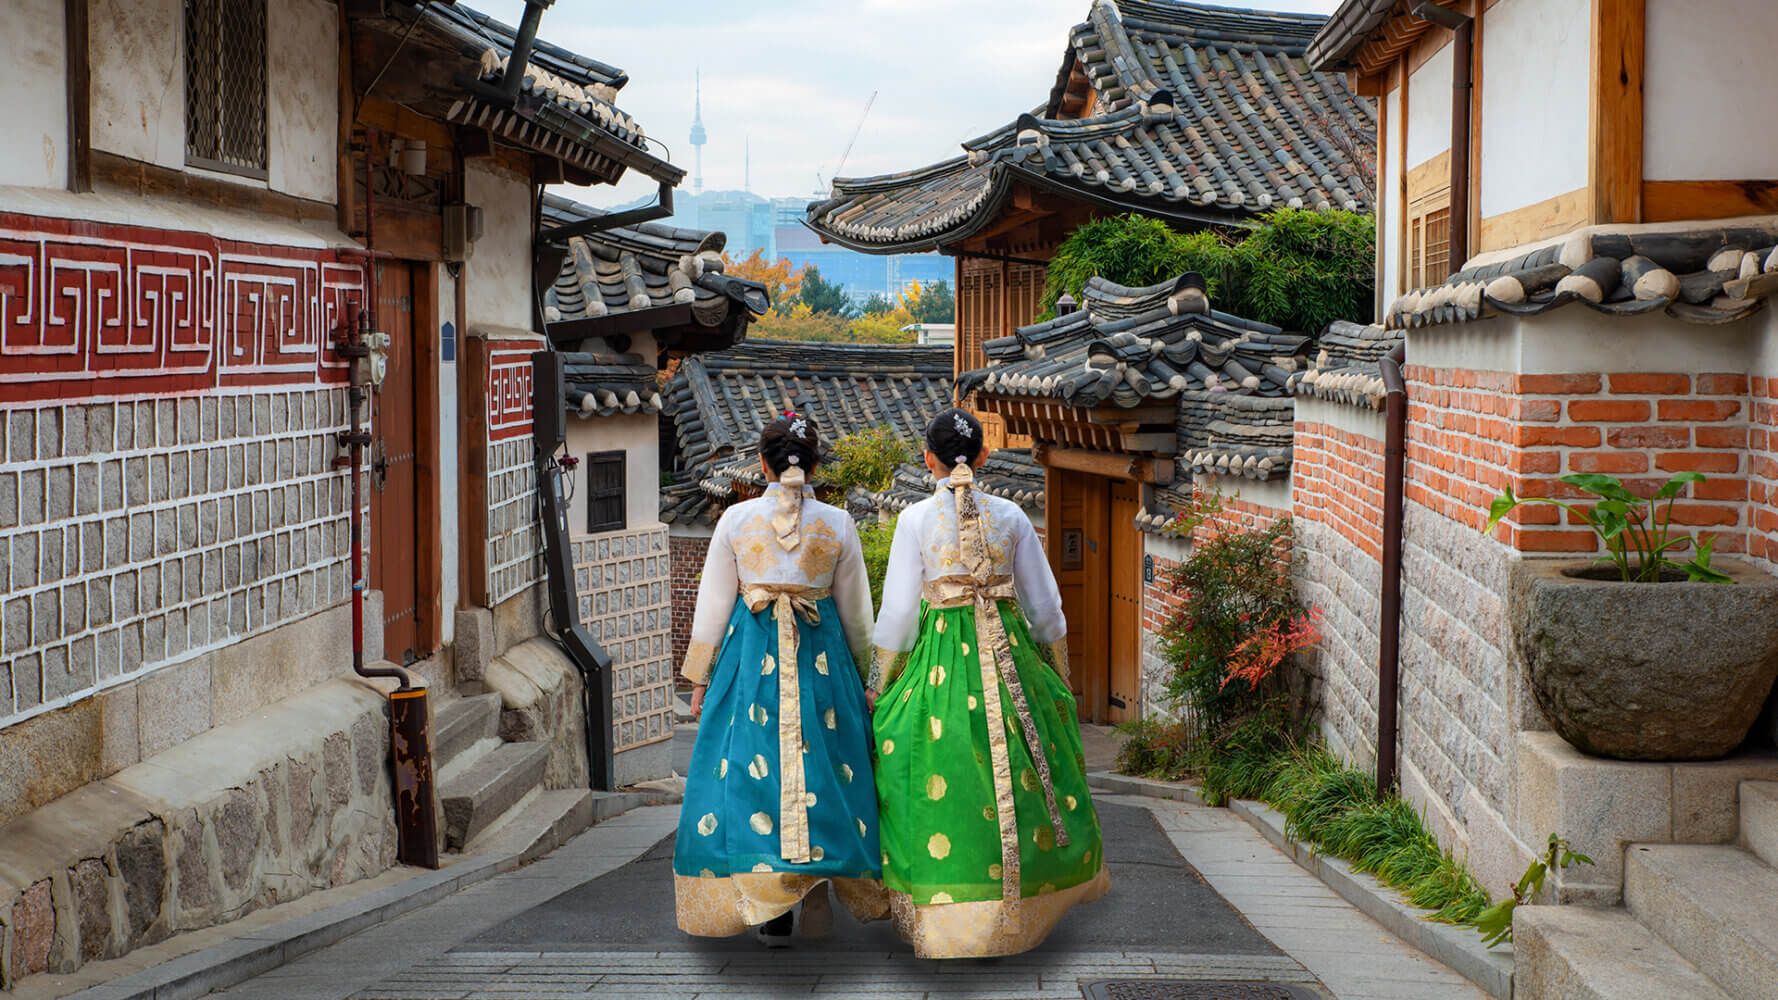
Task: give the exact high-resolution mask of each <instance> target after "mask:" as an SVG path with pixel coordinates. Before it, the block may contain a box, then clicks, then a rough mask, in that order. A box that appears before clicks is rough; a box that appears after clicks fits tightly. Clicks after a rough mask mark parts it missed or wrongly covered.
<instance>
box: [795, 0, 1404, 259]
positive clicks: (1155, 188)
mask: <svg viewBox="0 0 1778 1000" xmlns="http://www.w3.org/2000/svg"><path fill="white" fill-rule="evenodd" d="M1324 20H1325V19H1324V18H1321V17H1318V16H1314V15H1305V14H1277V13H1270V12H1266V11H1253V10H1236V9H1232V8H1224V7H1210V6H1203V5H1199V4H1191V3H1178V2H1142V0H1093V5H1092V8H1091V10H1090V11H1089V12H1088V15H1087V21H1086V22H1084V23H1082V24H1080V25H1077V26H1076V27H1075V28H1074V30H1073V31H1072V32H1071V33H1070V36H1069V44H1068V50H1067V53H1066V55H1065V57H1064V61H1063V65H1062V68H1061V71H1060V72H1059V73H1058V75H1057V83H1056V87H1055V89H1054V91H1053V92H1052V93H1051V95H1050V99H1049V102H1048V104H1047V105H1045V106H1044V107H1043V108H1041V109H1039V113H1038V114H1026V115H1021V116H1020V117H1019V118H1018V119H1017V120H1016V121H1014V122H1013V123H1011V124H1009V125H1007V126H1005V127H1003V128H1000V129H997V130H995V131H993V132H990V133H989V134H987V135H984V136H981V137H980V138H977V139H973V140H970V141H968V142H965V143H964V144H963V148H964V150H965V155H963V156H961V157H958V158H955V159H950V160H946V161H944V162H942V163H937V164H933V165H931V166H928V167H922V168H920V169H917V170H910V171H907V172H904V173H898V174H886V175H882V176H877V177H865V178H842V179H837V180H835V181H834V184H833V191H832V196H831V197H829V198H828V199H826V200H824V201H820V202H816V203H815V204H812V205H810V206H809V210H808V218H807V220H806V221H807V224H808V225H809V226H810V227H811V228H813V229H814V230H815V231H817V232H818V233H820V234H821V235H822V236H823V237H825V238H827V239H830V240H832V241H834V242H837V243H841V244H844V245H846V246H850V247H854V248H856V249H860V250H865V251H871V252H881V253H904V252H909V251H917V250H927V249H933V248H937V247H941V246H944V245H946V244H948V243H953V242H956V241H958V240H961V239H964V238H967V237H968V236H970V235H972V234H974V233H975V232H977V231H980V230H981V229H982V228H984V227H985V226H987V225H988V224H989V223H991V222H992V221H993V220H994V219H995V217H996V215H997V213H998V210H999V208H1000V207H1001V205H1002V204H1003V203H1004V201H1005V199H1006V198H1007V197H1008V195H1009V194H1010V193H1011V189H1012V185H1013V184H1014V183H1015V182H1016V181H1021V180H1023V181H1026V182H1030V183H1033V184H1037V185H1039V186H1043V187H1047V188H1050V189H1053V190H1058V191H1061V192H1064V193H1066V194H1069V195H1072V196H1074V197H1077V198H1080V199H1082V200H1086V201H1089V202H1093V203H1095V204H1098V205H1100V206H1102V207H1107V208H1110V209H1113V210H1129V211H1138V212H1143V213H1146V214H1151V215H1157V216H1162V217H1172V218H1177V219H1180V220H1186V221H1194V222H1200V223H1230V222H1239V221H1241V220H1243V219H1246V218H1249V217H1251V216H1252V215H1254V214H1256V213H1260V212H1264V211H1267V210H1269V209H1271V208H1275V207H1284V206H1292V207H1299V208H1304V207H1306V208H1315V209H1327V208H1344V209H1350V210H1354V211H1368V210H1369V208H1370V205H1371V193H1370V190H1369V187H1368V182H1367V180H1366V179H1365V177H1366V171H1365V170H1364V169H1363V168H1362V165H1361V164H1360V163H1357V162H1355V161H1354V156H1355V155H1356V156H1358V157H1372V156H1373V155H1374V148H1375V141H1376V140H1375V133H1376V121H1377V119H1376V110H1375V108H1374V107H1373V105H1372V104H1371V102H1369V101H1368V100H1365V99H1363V98H1360V97H1358V96H1357V95H1355V94H1354V93H1352V91H1351V90H1350V89H1349V88H1348V86H1347V84H1346V80H1345V77H1343V76H1341V75H1337V74H1323V73H1316V72H1313V71H1312V70H1310V69H1309V67H1308V64H1307V63H1306V62H1305V61H1304V60H1303V50H1304V47H1305V46H1306V45H1307V44H1308V42H1309V40H1310V39H1311V38H1312V37H1313V36H1314V34H1315V32H1316V30H1317V29H1319V27H1320V26H1321V24H1322V22H1323V21H1324ZM1081 79H1084V80H1085V81H1086V85H1087V87H1088V88H1089V90H1090V98H1088V99H1086V100H1085V101H1084V105H1083V107H1079V108H1077V107H1076V105H1077V104H1083V102H1082V101H1080V100H1079V99H1078V98H1076V97H1074V96H1071V93H1070V86H1071V84H1072V83H1074V82H1076V81H1079V80H1081ZM1083 109H1085V110H1090V112H1091V113H1090V114H1088V115H1087V116H1086V117H1078V112H1079V111H1081V110H1083Z"/></svg>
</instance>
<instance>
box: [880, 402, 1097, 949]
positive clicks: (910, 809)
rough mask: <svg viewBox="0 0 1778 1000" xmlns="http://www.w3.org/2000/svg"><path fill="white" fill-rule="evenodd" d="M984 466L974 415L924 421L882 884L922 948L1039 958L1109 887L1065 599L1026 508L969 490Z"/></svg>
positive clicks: (885, 754) (888, 654)
mask: <svg viewBox="0 0 1778 1000" xmlns="http://www.w3.org/2000/svg"><path fill="white" fill-rule="evenodd" d="M986 458H987V449H986V448H985V447H984V446H983V439H982V428H981V424H980V423H979V422H977V421H976V419H975V418H974V417H973V416H971V415H970V414H968V413H967V412H965V411H962V410H951V411H949V412H946V413H943V414H940V415H939V417H938V418H937V419H935V420H934V421H933V422H932V424H931V425H930V426H929V427H928V428H927V432H926V463H927V465H928V466H929V467H930V468H931V469H932V471H933V474H934V475H935V476H938V477H941V478H940V479H939V481H938V489H937V491H936V492H935V494H934V495H933V496H932V497H930V498H928V499H926V500H923V501H921V502H919V503H917V504H914V505H913V506H911V507H909V508H908V509H907V510H905V511H903V512H902V514H901V518H900V520H899V522H898V523H897V525H896V530H895V539H894V542H893V543H892V545H891V547H890V553H889V567H888V573H887V576H886V577H885V579H884V583H883V606H882V609H881V612H880V613H879V615H878V618H877V625H876V629H875V632H874V634H873V642H874V644H875V646H876V651H875V655H874V656H873V666H872V669H871V679H870V691H871V692H872V695H873V697H875V698H876V713H875V716H874V719H873V730H874V735H875V740H876V753H877V765H876V776H877V793H878V803H879V810H880V813H881V820H882V848H883V884H884V886H885V887H886V888H887V889H888V890H889V892H890V901H891V911H892V915H893V918H894V921H895V926H896V929H897V930H898V931H899V932H900V933H901V935H902V936H903V937H904V938H906V939H907V940H908V941H909V943H911V944H912V945H913V946H914V949H915V951H916V952H917V953H918V954H919V955H920V956H921V957H923V958H976V957H987V956H994V955H1011V954H1017V953H1019V952H1023V951H1028V950H1030V949H1032V948H1034V947H1036V946H1037V945H1039V944H1041V943H1042V942H1043V939H1044V938H1045V937H1047V936H1048V934H1049V932H1050V931H1051V930H1053V929H1054V928H1055V926H1056V924H1057V923H1058V922H1059V921H1060V920H1061V917H1062V915H1063V914H1064V913H1066V912H1067V911H1068V910H1069V908H1071V907H1072V906H1074V905H1075V904H1077V903H1083V902H1088V901H1091V900H1094V899H1097V898H1099V897H1100V896H1102V895H1104V894H1105V893H1106V891H1107V890H1108V889H1109V888H1110V878H1109V875H1108V873H1107V872H1106V869H1105V858H1104V855H1103V852H1102V851H1101V848H1100V833H1099V819H1098V815H1097V814H1096V813H1095V812H1094V810H1093V800H1092V796H1091V795H1090V794H1089V793H1088V791H1087V783H1086V766H1085V759H1084V757H1083V755H1082V752H1081V743H1080V728H1079V725H1078V724H1077V722H1076V720H1075V706H1074V697H1073V695H1072V694H1071V693H1070V692H1069V690H1068V680H1067V669H1068V661H1067V644H1066V633H1067V624H1066V622H1065V620H1064V619H1063V615H1062V600H1061V594H1060V592H1059V590H1058V589H1057V587H1056V580H1055V576H1054V574H1052V573H1051V572H1050V567H1049V562H1048V560H1047V559H1046V558H1045V556H1044V552H1043V546H1042V543H1041V542H1040V541H1039V540H1038V538H1037V533H1036V531H1035V530H1034V529H1033V528H1032V526H1031V522H1030V520H1029V519H1027V518H1026V517H1025V514H1024V512H1023V511H1022V510H1020V509H1019V507H1018V506H1017V505H1016V504H1014V503H1012V502H1010V501H1008V500H1003V499H1000V498H998V497H993V496H988V495H987V494H985V493H983V492H981V491H979V490H977V489H974V488H973V479H974V474H973V471H972V469H971V466H972V465H979V464H980V463H981V462H982V461H983V460H985V459H986ZM877 692H880V695H879V694H877Z"/></svg>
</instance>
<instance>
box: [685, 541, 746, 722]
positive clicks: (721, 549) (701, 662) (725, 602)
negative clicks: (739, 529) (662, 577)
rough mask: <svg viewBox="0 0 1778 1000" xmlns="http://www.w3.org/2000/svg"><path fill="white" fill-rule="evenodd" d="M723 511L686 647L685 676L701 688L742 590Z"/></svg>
mask: <svg viewBox="0 0 1778 1000" xmlns="http://www.w3.org/2000/svg"><path fill="white" fill-rule="evenodd" d="M733 511H734V508H732V507H731V508H729V510H728V511H726V512H724V513H723V515H722V519H721V520H719V521H717V522H716V531H715V533H714V534H712V535H711V536H710V550H709V552H707V553H706V554H705V555H704V575H703V577H702V578H701V579H700V580H699V581H698V603H697V610H696V611H695V612H694V613H693V615H692V620H691V637H690V638H691V642H690V644H689V645H688V646H686V649H685V666H684V667H683V668H682V670H681V672H682V673H684V674H685V679H686V680H688V681H691V682H692V683H693V684H695V685H697V686H699V687H702V686H703V685H705V684H707V683H709V681H710V664H711V662H712V661H714V660H715V659H716V650H717V648H718V647H720V646H721V645H722V640H723V638H724V635H723V633H724V631H725V630H726V629H727V628H728V620H729V616H730V615H731V614H733V613H734V609H735V595H736V594H737V593H739V592H740V580H741V576H740V571H739V569H738V568H737V567H736V566H735V551H734V548H733V547H732V546H731V545H730V544H729V531H730V528H731V521H730V519H729V514H730V513H733Z"/></svg>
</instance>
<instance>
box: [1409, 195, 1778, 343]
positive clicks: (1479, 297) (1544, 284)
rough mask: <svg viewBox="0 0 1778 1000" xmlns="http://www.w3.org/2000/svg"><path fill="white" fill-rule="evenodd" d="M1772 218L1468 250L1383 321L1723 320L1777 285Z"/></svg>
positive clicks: (1777, 221)
mask: <svg viewBox="0 0 1778 1000" xmlns="http://www.w3.org/2000/svg"><path fill="white" fill-rule="evenodd" d="M1775 245H1778V217H1770V218H1767V219H1762V220H1757V221H1742V222H1736V223H1732V224H1715V225H1694V226H1690V227H1683V228H1681V227H1674V226H1672V225H1655V226H1629V227H1596V228H1592V229H1586V230H1582V231H1580V232H1577V233H1573V234H1570V235H1568V236H1565V237H1562V238H1560V239H1557V240H1555V241H1553V242H1550V243H1547V244H1543V245H1540V246H1536V247H1532V248H1530V249H1521V250H1514V251H1510V252H1507V253H1504V254H1490V255H1484V256H1483V257H1480V258H1477V260H1476V261H1474V262H1472V263H1471V264H1470V265H1469V266H1468V267H1466V268H1464V269H1463V270H1461V271H1459V272H1457V273H1456V274H1453V275H1452V276H1451V277H1450V279H1449V280H1447V281H1445V282H1444V283H1443V284H1441V285H1433V286H1431V287H1428V288H1419V289H1415V290H1413V291H1410V292H1408V293H1407V294H1406V295H1403V296H1402V297H1401V298H1399V299H1396V300H1395V303H1394V304H1393V305H1391V306H1390V307H1389V309H1388V311H1387V312H1386V314H1385V315H1384V318H1383V325H1384V326H1386V327H1387V328H1389V329H1391V330H1401V329H1417V328H1421V327H1429V326H1439V325H1444V324H1448V323H1465V322H1469V321H1472V320H1477V319H1484V318H1486V317H1489V316H1495V315H1500V314H1507V315H1514V316H1539V315H1542V314H1544V313H1547V312H1550V311H1552V310H1556V309H1560V308H1562V307H1564V306H1569V305H1576V304H1578V305H1581V306H1584V307H1586V308H1588V309H1591V310H1594V311H1595V312H1600V313H1604V314H1606V315H1608V316H1636V315H1641V314H1643V313H1650V312H1665V313H1666V314H1667V315H1669V316H1672V317H1673V318H1675V319H1679V320H1683V321H1685V322H1688V323H1702V324H1719V323H1732V322H1734V321H1736V320H1738V319H1742V318H1744V317H1746V316H1749V315H1752V314H1753V313H1755V312H1757V311H1759V309H1761V308H1762V307H1763V306H1764V305H1765V300H1766V296H1768V295H1770V294H1771V293H1772V292H1773V291H1775V290H1778V253H1774V247H1775Z"/></svg>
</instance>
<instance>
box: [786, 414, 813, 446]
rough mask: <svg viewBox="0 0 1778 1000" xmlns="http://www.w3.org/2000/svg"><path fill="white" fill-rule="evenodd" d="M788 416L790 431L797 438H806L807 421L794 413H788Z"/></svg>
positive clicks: (807, 433)
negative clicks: (789, 418)
mask: <svg viewBox="0 0 1778 1000" xmlns="http://www.w3.org/2000/svg"><path fill="white" fill-rule="evenodd" d="M789 416H790V417H791V418H792V419H791V421H790V433H792V434H794V435H796V437H797V438H798V439H799V440H803V441H806V440H808V438H809V422H808V421H807V420H804V419H803V418H802V417H799V416H797V415H796V414H794V413H792V414H789Z"/></svg>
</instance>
